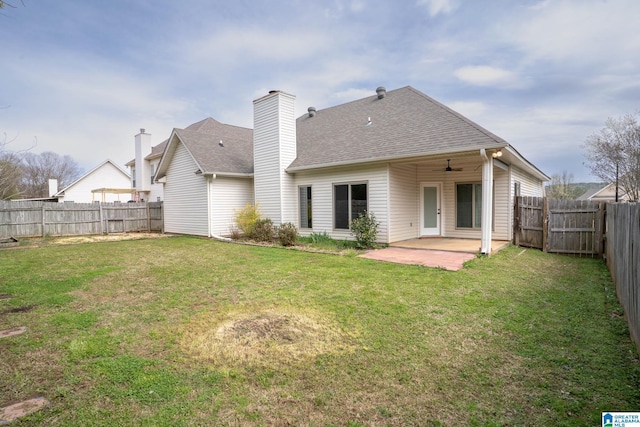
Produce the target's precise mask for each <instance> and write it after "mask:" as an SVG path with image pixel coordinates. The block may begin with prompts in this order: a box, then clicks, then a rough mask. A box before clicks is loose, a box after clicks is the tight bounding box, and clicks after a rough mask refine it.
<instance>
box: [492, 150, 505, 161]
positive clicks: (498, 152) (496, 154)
mask: <svg viewBox="0 0 640 427" xmlns="http://www.w3.org/2000/svg"><path fill="white" fill-rule="evenodd" d="M491 157H493V158H494V159H497V158H498V157H502V150H498V151H494V152H493V154H491Z"/></svg>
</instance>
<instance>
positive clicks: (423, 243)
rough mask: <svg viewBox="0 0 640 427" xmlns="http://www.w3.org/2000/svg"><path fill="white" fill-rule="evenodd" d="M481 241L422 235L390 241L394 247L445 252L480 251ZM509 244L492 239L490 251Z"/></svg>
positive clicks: (474, 252) (471, 252) (494, 251)
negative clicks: (416, 237) (415, 237)
mask: <svg viewBox="0 0 640 427" xmlns="http://www.w3.org/2000/svg"><path fill="white" fill-rule="evenodd" d="M481 245H482V242H481V240H480V239H456V238H450V237H422V238H420V239H410V240H402V241H400V242H394V243H391V244H390V245H389V246H391V247H394V248H406V249H429V250H434V251H445V252H462V253H469V254H478V253H480V252H481ZM507 246H509V242H508V241H506V240H492V241H491V253H496V252H498V251H499V250H501V249H504V248H506V247H507Z"/></svg>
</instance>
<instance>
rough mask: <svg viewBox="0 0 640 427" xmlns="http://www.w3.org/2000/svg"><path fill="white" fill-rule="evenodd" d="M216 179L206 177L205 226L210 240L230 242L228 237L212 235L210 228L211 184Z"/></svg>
mask: <svg viewBox="0 0 640 427" xmlns="http://www.w3.org/2000/svg"><path fill="white" fill-rule="evenodd" d="M214 179H216V174H215V173H214V174H213V175H210V176H208V177H207V224H208V226H209V237H211V238H212V239H216V240H220V241H223V242H231V241H232V239H229V238H228V237H222V236H219V235H217V234H213V231H212V228H213V227H212V226H211V221H212V218H211V185H212V184H213V180H214Z"/></svg>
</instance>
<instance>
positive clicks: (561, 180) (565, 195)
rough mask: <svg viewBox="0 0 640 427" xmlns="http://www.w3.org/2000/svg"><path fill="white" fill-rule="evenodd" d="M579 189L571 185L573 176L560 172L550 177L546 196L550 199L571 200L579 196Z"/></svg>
mask: <svg viewBox="0 0 640 427" xmlns="http://www.w3.org/2000/svg"><path fill="white" fill-rule="evenodd" d="M579 192H580V189H579V188H577V187H576V186H575V185H574V184H573V174H572V173H569V172H567V171H566V170H565V171H562V173H561V174H558V173H556V174H553V175H551V183H550V184H549V186H548V187H547V196H548V197H550V198H552V199H560V200H573V199H575V198H577V197H578V196H579V195H580V194H577V193H579Z"/></svg>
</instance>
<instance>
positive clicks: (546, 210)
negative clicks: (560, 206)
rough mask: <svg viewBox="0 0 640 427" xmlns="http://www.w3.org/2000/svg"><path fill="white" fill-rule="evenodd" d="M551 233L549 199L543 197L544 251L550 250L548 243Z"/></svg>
mask: <svg viewBox="0 0 640 427" xmlns="http://www.w3.org/2000/svg"><path fill="white" fill-rule="evenodd" d="M548 235H549V199H548V198H547V197H543V198H542V251H543V252H548V248H547V243H548V238H547V237H548Z"/></svg>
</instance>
